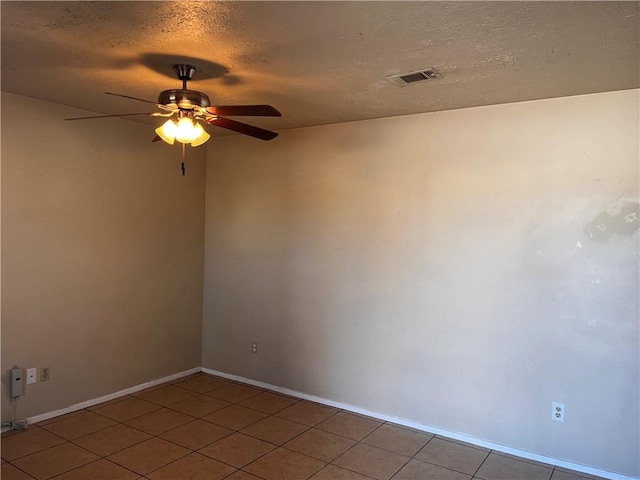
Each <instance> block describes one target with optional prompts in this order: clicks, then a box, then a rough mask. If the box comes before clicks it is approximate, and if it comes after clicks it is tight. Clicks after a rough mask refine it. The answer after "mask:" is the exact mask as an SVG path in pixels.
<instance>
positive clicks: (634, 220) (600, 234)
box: [585, 202, 640, 242]
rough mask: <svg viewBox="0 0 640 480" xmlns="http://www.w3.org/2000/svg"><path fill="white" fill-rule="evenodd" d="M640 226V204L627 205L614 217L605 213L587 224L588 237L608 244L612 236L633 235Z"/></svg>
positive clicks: (631, 203)
mask: <svg viewBox="0 0 640 480" xmlns="http://www.w3.org/2000/svg"><path fill="white" fill-rule="evenodd" d="M639 226H640V204H639V203H638V202H627V203H625V204H624V205H623V206H622V208H621V209H620V211H619V212H618V213H616V214H614V215H611V214H610V213H609V212H607V211H604V212H602V213H600V214H599V215H598V216H597V217H596V218H594V219H593V220H592V221H590V222H589V223H587V225H586V227H585V231H586V233H587V236H588V237H589V238H590V239H591V240H593V241H595V242H606V241H607V240H609V237H611V235H612V234H617V235H631V234H633V232H635V231H636V230H638V227H639Z"/></svg>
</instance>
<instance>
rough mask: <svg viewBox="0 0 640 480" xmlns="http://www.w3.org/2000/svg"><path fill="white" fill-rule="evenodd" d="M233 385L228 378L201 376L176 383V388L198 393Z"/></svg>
mask: <svg viewBox="0 0 640 480" xmlns="http://www.w3.org/2000/svg"><path fill="white" fill-rule="evenodd" d="M228 383H231V380H227V379H226V378H220V377H214V376H212V375H200V376H197V377H195V378H191V379H189V380H185V381H182V382H178V383H174V385H175V386H176V387H180V388H186V389H187V390H191V391H193V392H197V393H204V392H209V391H211V390H213V389H215V388H220V387H222V386H223V385H226V384H228Z"/></svg>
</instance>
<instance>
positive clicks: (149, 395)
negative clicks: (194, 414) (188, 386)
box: [134, 385, 197, 407]
mask: <svg viewBox="0 0 640 480" xmlns="http://www.w3.org/2000/svg"><path fill="white" fill-rule="evenodd" d="M194 395H197V394H196V393H195V392H192V391H190V390H185V389H184V388H178V387H174V386H173V385H169V386H166V387H162V388H157V389H155V390H151V391H149V392H145V393H142V392H140V393H139V394H134V397H136V398H139V399H141V400H146V401H147V402H151V403H155V404H156V405H161V406H163V407H168V406H169V405H171V404H174V403H176V402H180V401H182V400H186V399H187V398H190V397H193V396H194Z"/></svg>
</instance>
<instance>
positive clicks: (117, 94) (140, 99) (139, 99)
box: [104, 92, 158, 105]
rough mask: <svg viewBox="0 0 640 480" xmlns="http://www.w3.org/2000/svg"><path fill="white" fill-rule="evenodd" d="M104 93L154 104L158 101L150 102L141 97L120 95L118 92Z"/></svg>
mask: <svg viewBox="0 0 640 480" xmlns="http://www.w3.org/2000/svg"><path fill="white" fill-rule="evenodd" d="M104 93H106V94H107V95H113V96H115V97H122V98H128V99H130V100H138V101H139V102H147V103H153V104H154V105H157V104H158V102H152V101H151V100H145V99H143V98H137V97H130V96H129V95H122V94H120V93H111V92H104Z"/></svg>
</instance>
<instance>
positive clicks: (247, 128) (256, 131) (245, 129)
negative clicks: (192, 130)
mask: <svg viewBox="0 0 640 480" xmlns="http://www.w3.org/2000/svg"><path fill="white" fill-rule="evenodd" d="M205 122H207V123H208V124H210V125H215V126H216V127H222V128H226V129H227V130H233V131H234V132H238V133H242V134H244V135H249V136H250V137H255V138H259V139H260V140H265V141H267V140H273V139H274V138H276V137H277V136H278V134H277V133H276V132H271V131H269V130H265V129H264V128H259V127H254V126H253V125H247V124H246V123H242V122H236V121H235V120H230V119H228V118H224V117H218V118H207V119H206V120H205Z"/></svg>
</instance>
